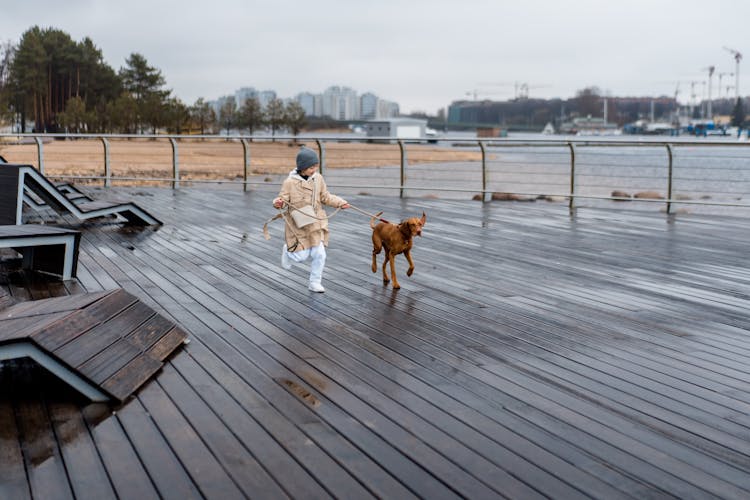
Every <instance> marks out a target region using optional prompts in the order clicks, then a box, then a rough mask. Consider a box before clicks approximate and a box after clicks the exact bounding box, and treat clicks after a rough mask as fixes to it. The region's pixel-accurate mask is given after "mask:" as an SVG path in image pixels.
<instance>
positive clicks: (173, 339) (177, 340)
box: [148, 327, 187, 361]
mask: <svg viewBox="0 0 750 500" xmlns="http://www.w3.org/2000/svg"><path fill="white" fill-rule="evenodd" d="M185 339H187V333H185V332H184V331H183V330H181V329H180V328H178V327H174V328H172V329H171V330H169V331H168V332H167V333H166V334H165V335H164V336H162V337H161V338H160V339H159V340H158V341H157V342H156V343H155V344H154V345H153V346H151V347H150V348H149V350H148V354H149V355H151V356H152V357H154V358H156V359H158V360H160V361H164V359H166V358H167V357H168V356H169V355H170V354H172V352H174V350H175V349H177V348H178V347H179V346H180V345H182V344H183V343H184V342H185Z"/></svg>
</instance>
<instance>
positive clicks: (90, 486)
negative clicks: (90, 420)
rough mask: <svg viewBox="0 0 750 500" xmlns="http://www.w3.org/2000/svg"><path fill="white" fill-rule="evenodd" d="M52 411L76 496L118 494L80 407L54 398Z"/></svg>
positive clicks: (55, 429)
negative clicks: (111, 482) (56, 400)
mask: <svg viewBox="0 0 750 500" xmlns="http://www.w3.org/2000/svg"><path fill="white" fill-rule="evenodd" d="M49 413H50V420H51V422H52V425H53V427H54V431H55V438H56V439H57V441H58V443H59V444H60V453H61V456H62V458H63V460H64V461H65V470H66V472H67V474H68V480H69V481H70V485H71V488H72V490H73V493H74V495H75V496H76V497H77V498H86V497H90V498H113V497H115V491H114V490H113V488H112V485H111V484H110V481H109V477H108V476H107V473H106V471H105V469H104V466H103V465H102V462H101V459H100V458H99V454H98V452H97V450H96V448H95V447H94V443H93V442H92V440H91V436H90V435H89V432H88V429H87V428H86V425H85V424H84V421H83V418H82V416H81V412H80V410H79V409H78V408H76V406H75V405H73V404H69V403H59V402H51V403H50V404H49Z"/></svg>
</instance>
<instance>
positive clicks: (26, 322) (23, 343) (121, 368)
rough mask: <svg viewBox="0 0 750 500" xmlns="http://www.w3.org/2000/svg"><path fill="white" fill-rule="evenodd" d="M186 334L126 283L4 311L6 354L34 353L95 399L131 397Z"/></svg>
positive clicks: (1, 338)
mask: <svg viewBox="0 0 750 500" xmlns="http://www.w3.org/2000/svg"><path fill="white" fill-rule="evenodd" d="M186 338H187V335H186V334H185V332H183V331H182V330H181V329H180V328H179V327H177V326H176V325H175V324H174V323H172V322H171V321H168V320H166V319H164V318H163V317H162V316H160V315H158V314H156V313H155V312H154V310H153V309H151V308H150V307H148V306H146V305H145V304H143V303H141V302H140V301H139V300H138V299H137V298H136V297H134V296H133V295H131V294H129V293H127V292H126V291H124V290H122V289H117V290H113V291H109V292H98V293H81V294H75V295H68V296H64V297H55V298H49V299H42V300H34V301H26V302H21V303H18V304H15V305H13V306H10V307H8V308H6V309H4V310H2V311H0V360H7V359H18V358H23V357H28V358H31V359H33V360H34V361H36V362H37V363H38V364H40V365H42V366H44V367H45V368H46V369H47V370H49V371H50V372H52V373H54V374H55V375H56V376H57V377H59V378H60V379H62V380H63V381H64V382H66V383H67V384H68V385H70V386H72V387H73V388H75V389H76V390H78V391H79V392H80V393H82V394H83V395H84V396H86V397H87V398H88V399H90V400H92V401H99V402H104V401H109V400H110V399H113V400H115V401H117V402H120V403H121V402H123V401H125V399H126V398H127V397H128V396H130V395H131V394H132V393H133V392H135V390H136V389H138V388H139V387H140V386H141V385H143V383H144V382H145V381H146V380H148V379H149V378H151V377H152V376H153V375H154V374H155V373H156V372H157V371H159V370H160V369H161V368H162V365H163V363H162V362H163V361H164V359H165V358H166V357H167V356H168V355H170V354H171V353H172V352H173V351H174V350H175V349H176V348H177V347H178V346H179V345H180V344H182V343H183V341H184V340H185V339H186Z"/></svg>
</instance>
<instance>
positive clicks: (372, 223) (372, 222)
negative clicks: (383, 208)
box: [370, 212, 383, 229]
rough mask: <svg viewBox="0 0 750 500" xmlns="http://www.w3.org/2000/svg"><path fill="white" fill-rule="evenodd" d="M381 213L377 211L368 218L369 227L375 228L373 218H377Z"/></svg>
mask: <svg viewBox="0 0 750 500" xmlns="http://www.w3.org/2000/svg"><path fill="white" fill-rule="evenodd" d="M381 215H383V212H378V213H376V214H375V215H373V216H372V217H371V218H370V227H371V228H372V229H375V220H376V219H379V218H380V216H381Z"/></svg>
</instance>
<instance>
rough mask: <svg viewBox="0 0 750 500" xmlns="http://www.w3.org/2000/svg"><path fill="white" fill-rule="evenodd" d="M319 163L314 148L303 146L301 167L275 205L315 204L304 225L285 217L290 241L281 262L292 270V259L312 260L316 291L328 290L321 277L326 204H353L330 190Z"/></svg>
mask: <svg viewBox="0 0 750 500" xmlns="http://www.w3.org/2000/svg"><path fill="white" fill-rule="evenodd" d="M318 163H319V161H318V155H317V154H316V153H315V152H314V151H313V150H311V149H308V148H306V147H302V148H300V151H299V153H298V154H297V168H296V169H295V170H292V171H291V172H290V173H289V177H287V178H286V179H285V180H284V183H283V184H282V185H281V191H280V192H279V196H277V197H276V199H274V200H273V206H274V207H276V208H282V207H284V205H289V209H290V212H291V211H294V210H295V209H300V208H303V207H306V206H312V213H314V214H315V217H316V219H313V220H312V222H309V223H308V224H306V225H305V226H304V227H298V226H297V224H295V221H294V219H293V218H292V217H284V220H286V231H285V239H286V243H285V244H284V248H283V250H282V251H281V265H282V267H283V268H284V269H291V267H292V262H297V263H301V262H305V261H306V260H307V259H311V263H310V283H309V286H308V288H309V289H310V290H311V291H313V292H325V288H323V285H322V284H321V280H322V278H323V268H324V267H325V262H326V248H325V247H326V246H328V220H327V219H326V218H325V217H326V213H325V210H324V209H323V205H328V206H330V207H336V208H349V204H348V203H347V202H346V200H344V199H343V198H339V197H338V196H336V195H333V194H331V193H329V192H328V187H327V186H326V182H325V180H324V179H323V176H322V175H320V174H319V173H318V172H317V170H318Z"/></svg>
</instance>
